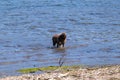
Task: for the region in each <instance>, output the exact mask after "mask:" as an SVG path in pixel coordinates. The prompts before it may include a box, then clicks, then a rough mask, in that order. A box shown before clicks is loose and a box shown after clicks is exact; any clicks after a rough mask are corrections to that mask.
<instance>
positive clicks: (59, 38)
mask: <svg viewBox="0 0 120 80" xmlns="http://www.w3.org/2000/svg"><path fill="white" fill-rule="evenodd" d="M52 41H53V46H54V47H55V45H56V44H57V48H58V47H60V46H61V45H62V46H63V47H64V44H65V42H66V33H61V34H55V35H54V36H53V37H52Z"/></svg>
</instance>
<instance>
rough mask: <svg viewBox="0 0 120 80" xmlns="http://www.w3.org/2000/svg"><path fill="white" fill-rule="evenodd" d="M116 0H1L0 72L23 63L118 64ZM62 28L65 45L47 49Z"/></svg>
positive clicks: (118, 10)
mask: <svg viewBox="0 0 120 80" xmlns="http://www.w3.org/2000/svg"><path fill="white" fill-rule="evenodd" d="M119 3H120V1H119V0H60V1H58V0H0V77H3V76H8V75H16V74H18V73H17V72H16V70H18V69H21V68H31V67H42V66H54V65H59V60H60V59H61V58H62V59H63V61H64V65H76V64H82V65H91V66H93V65H105V64H113V65H114V64H120V5H119ZM60 32H66V33H67V43H66V45H65V48H62V49H51V47H52V41H51V37H52V35H53V34H56V33H60Z"/></svg>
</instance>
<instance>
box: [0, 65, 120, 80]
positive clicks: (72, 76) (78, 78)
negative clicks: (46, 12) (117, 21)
mask: <svg viewBox="0 0 120 80" xmlns="http://www.w3.org/2000/svg"><path fill="white" fill-rule="evenodd" d="M0 80H120V65H115V66H104V67H92V68H79V69H73V70H72V69H71V70H69V71H60V70H55V71H52V72H47V73H43V74H36V75H35V74H25V75H22V76H12V77H6V78H1V79H0Z"/></svg>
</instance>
